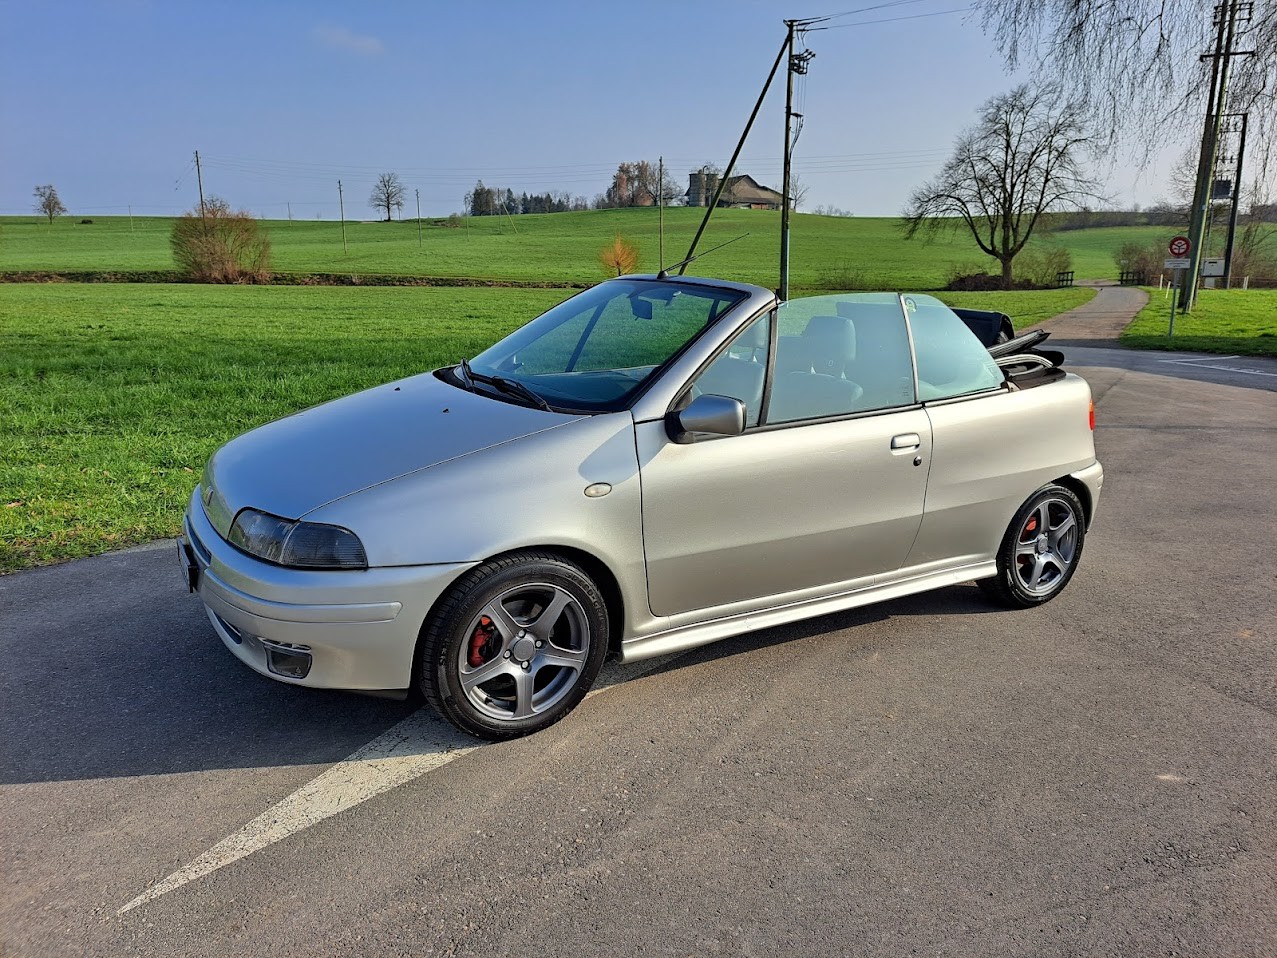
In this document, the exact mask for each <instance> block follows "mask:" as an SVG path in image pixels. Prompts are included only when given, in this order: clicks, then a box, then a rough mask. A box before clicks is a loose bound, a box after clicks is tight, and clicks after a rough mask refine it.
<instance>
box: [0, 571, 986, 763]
mask: <svg viewBox="0 0 1277 958" xmlns="http://www.w3.org/2000/svg"><path fill="white" fill-rule="evenodd" d="M172 564H173V559H172V556H171V555H170V554H169V551H168V550H167V549H157V550H152V551H149V552H134V553H121V554H117V555H114V556H103V557H99V558H98V559H95V560H90V561H86V562H79V563H68V564H66V565H64V566H57V567H53V568H50V569H43V570H37V571H36V572H34V573H24V574H23V576H21V577H8V578H6V579H5V580H4V581H3V583H0V601H3V602H4V605H5V608H6V612H5V619H6V623H5V629H4V630H3V635H0V654H3V655H4V656H5V660H6V663H7V665H6V668H5V670H4V673H3V676H0V696H2V697H3V700H4V702H5V708H4V710H3V712H2V713H0V741H3V742H4V743H5V744H4V747H3V753H0V784H10V785H11V784H19V783H30V782H49V781H67V780H81V779H95V778H112V777H122V776H144V775H160V774H174V773H183V772H195V771H209V770H216V769H242V768H264V767H279V766H290V765H328V764H332V763H334V762H338V761H341V760H342V759H344V758H346V757H347V756H348V755H350V754H351V753H352V752H354V751H356V750H357V749H359V748H360V747H362V746H364V745H365V744H367V743H368V742H369V741H371V740H372V739H374V738H376V737H377V736H378V735H380V734H381V733H382V732H385V731H386V730H388V729H389V728H391V727H392V726H394V725H396V724H397V723H399V722H400V721H402V720H403V719H404V718H406V717H407V716H409V715H411V714H412V713H413V712H414V711H416V709H417V708H419V707H420V703H419V702H415V701H393V700H386V699H378V698H371V697H367V696H361V695H356V694H351V693H345V692H328V691H322V690H316V689H306V688H298V687H294V686H288V685H284V684H281V683H277V682H274V681H272V680H270V679H267V678H264V677H262V676H260V675H258V674H257V673H255V672H253V671H251V670H250V669H248V668H247V667H246V666H244V665H243V664H241V663H240V662H239V660H238V659H236V658H235V657H234V656H233V655H232V654H231V653H230V652H228V651H227V650H226V649H225V648H224V647H223V646H222V644H221V642H220V640H219V639H218V638H217V636H216V635H215V634H214V632H213V630H212V628H211V626H210V625H209V623H208V620H207V619H206V617H205V614H204V611H203V608H202V606H201V604H200V603H199V601H198V600H197V599H196V598H195V597H193V596H189V595H187V594H185V593H184V592H182V591H181V590H180V589H179V588H176V587H169V586H170V583H171V582H172V584H173V585H175V584H176V583H175V576H174V574H173V570H172V568H171V566H172ZM11 609H12V612H10V610H11ZM992 611H995V607H993V606H991V605H990V604H989V603H988V602H987V601H986V600H985V599H983V597H982V596H981V595H980V593H979V592H978V591H977V590H976V589H975V588H974V587H972V586H956V587H951V588H947V589H942V590H939V591H936V592H932V593H929V594H925V595H919V596H910V597H906V598H903V599H897V600H894V601H891V602H887V603H883V604H881V605H877V606H870V607H866V608H863V609H856V610H851V611H848V612H841V613H836V614H833V615H826V616H821V617H818V618H815V619H810V620H807V621H804V622H797V623H792V624H790V625H786V626H781V627H776V628H770V629H764V630H760V631H757V632H751V633H747V634H745V635H742V636H738V637H736V638H733V639H728V640H725V641H723V642H719V643H716V644H714V645H711V646H707V647H704V648H702V649H698V650H696V651H695V652H694V653H692V654H690V655H685V656H681V657H679V659H677V660H676V661H673V662H671V663H669V664H667V665H666V666H665V667H664V669H661V670H660V671H664V670H665V669H669V668H679V667H681V666H683V665H686V664H690V663H692V662H695V661H707V660H708V661H712V660H714V659H721V658H725V657H728V656H732V655H737V654H740V653H742V652H749V651H753V650H757V649H760V648H765V647H767V646H770V645H777V644H781V643H785V642H790V641H794V640H796V639H803V638H808V637H811V636H816V635H820V634H822V633H828V632H833V631H840V630H843V629H848V628H854V627H855V626H857V625H863V624H866V623H870V622H875V621H881V620H884V619H887V618H890V617H894V616H911V615H932V616H942V615H973V614H984V613H988V612H992ZM627 671H628V670H627Z"/></svg>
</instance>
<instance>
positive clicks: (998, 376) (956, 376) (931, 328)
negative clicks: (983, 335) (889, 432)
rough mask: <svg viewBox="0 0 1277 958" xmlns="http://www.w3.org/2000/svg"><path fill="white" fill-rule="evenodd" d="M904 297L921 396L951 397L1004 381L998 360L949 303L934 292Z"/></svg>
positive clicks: (993, 386)
mask: <svg viewBox="0 0 1277 958" xmlns="http://www.w3.org/2000/svg"><path fill="white" fill-rule="evenodd" d="M904 300H905V308H906V309H907V310H908V311H909V324H910V326H911V327H912V328H913V349H914V353H915V355H916V356H917V358H918V398H919V399H922V400H928V399H951V398H953V397H954V396H964V395H966V394H967V393H973V392H981V391H983V390H986V389H993V388H995V387H997V386H999V385H1001V384H1002V382H1003V381H1004V379H1005V377H1004V376H1003V375H1002V370H1000V369H999V368H998V364H997V363H996V362H994V360H993V357H992V356H990V355H989V351H988V350H987V349H985V347H984V345H983V344H982V343H981V342H980V340H979V339H977V338H976V335H975V333H973V332H971V330H969V329H967V326H966V323H964V322H963V321H962V320H960V319H959V318H958V317H957V316H956V315H955V314H954V312H953V311H952V310H951V309H949V307H948V306H946V305H945V304H944V303H942V302H940V300H938V299H936V298H935V297H933V296H921V295H919V296H912V295H911V296H906V297H905V298H904Z"/></svg>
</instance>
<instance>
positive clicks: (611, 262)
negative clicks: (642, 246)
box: [599, 234, 639, 276]
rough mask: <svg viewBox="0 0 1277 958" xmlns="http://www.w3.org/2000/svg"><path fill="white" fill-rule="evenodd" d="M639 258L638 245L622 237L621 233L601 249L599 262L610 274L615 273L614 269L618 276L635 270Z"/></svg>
mask: <svg viewBox="0 0 1277 958" xmlns="http://www.w3.org/2000/svg"><path fill="white" fill-rule="evenodd" d="M638 258H639V252H638V247H637V246H635V245H634V244H633V243H630V242H628V241H627V240H625V239H624V238H622V237H621V236H620V234H617V237H616V239H614V240H612V242H611V243H609V244H608V245H607V246H604V247H603V248H602V249H601V250H599V262H600V263H601V264H602V265H603V269H604V270H606V271H607V274H608V275H609V276H611V275H613V270H615V275H617V276H624V275H625V274H626V273H632V272H634V267H636V266H638Z"/></svg>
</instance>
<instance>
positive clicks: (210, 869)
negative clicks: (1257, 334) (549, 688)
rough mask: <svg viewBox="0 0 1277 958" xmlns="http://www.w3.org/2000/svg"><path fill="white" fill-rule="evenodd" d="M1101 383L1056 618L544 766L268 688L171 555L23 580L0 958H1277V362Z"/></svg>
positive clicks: (1098, 371) (721, 656)
mask: <svg viewBox="0 0 1277 958" xmlns="http://www.w3.org/2000/svg"><path fill="white" fill-rule="evenodd" d="M1069 349H1070V352H1071V354H1072V356H1073V359H1074V360H1075V362H1083V361H1084V362H1085V363H1087V364H1088V366H1089V367H1090V368H1088V369H1087V370H1084V372H1085V373H1086V375H1087V376H1088V378H1089V379H1090V380H1091V382H1092V384H1093V387H1094V390H1095V394H1096V398H1097V407H1098V417H1099V431H1098V433H1097V443H1098V446H1099V451H1100V456H1101V458H1102V460H1103V462H1104V464H1105V467H1106V471H1107V479H1106V483H1105V492H1104V498H1103V500H1102V502H1101V506H1100V512H1099V516H1098V519H1097V522H1096V524H1095V525H1094V527H1093V529H1092V532H1091V535H1090V537H1089V538H1088V540H1087V544H1086V550H1085V556H1084V558H1083V561H1082V565H1081V569H1080V571H1079V573H1078V574H1077V576H1076V577H1075V579H1074V581H1073V583H1072V584H1071V585H1070V587H1069V589H1068V590H1067V591H1066V593H1065V594H1064V595H1062V596H1061V597H1060V598H1059V599H1058V600H1056V601H1055V602H1052V603H1051V604H1049V605H1047V606H1045V607H1043V608H1041V609H1037V610H1033V611H1028V612H1007V611H1001V610H997V609H994V608H992V607H991V606H989V605H988V604H986V602H985V601H984V600H983V599H982V598H981V596H980V594H979V592H978V591H977V590H976V589H975V588H974V587H973V586H970V585H965V586H958V587H954V588H950V589H946V590H943V591H939V592H935V593H932V594H929V595H925V596H919V597H913V598H909V599H904V600H899V601H894V602H891V603H888V604H885V605H881V606H878V607H875V608H871V609H866V610H859V611H856V612H851V613H847V614H843V615H838V616H833V617H829V618H824V619H820V620H816V621H810V622H807V623H802V624H799V625H795V626H791V627H786V628H781V629H774V630H770V631H765V632H759V633H755V634H752V635H748V636H743V637H740V638H737V639H734V640H730V641H728V642H725V643H721V644H719V645H717V646H711V647H709V648H706V649H703V650H699V651H697V652H693V653H689V654H686V655H684V656H682V657H680V658H678V659H676V660H674V661H672V662H667V663H664V664H662V665H660V666H658V667H657V668H656V669H655V670H654V671H649V672H647V673H646V674H642V673H643V664H639V665H636V666H632V667H630V668H629V669H628V670H626V671H625V672H624V673H622V674H619V675H614V678H621V679H626V678H628V681H622V682H620V683H619V684H617V685H614V686H613V687H611V688H608V689H607V690H605V691H603V692H601V693H599V694H597V695H595V696H594V697H592V698H591V699H589V700H588V701H587V702H586V703H584V705H583V706H582V707H581V708H580V709H579V710H578V711H577V712H576V713H575V714H574V715H572V716H570V717H569V718H568V719H567V720H566V721H564V722H563V723H561V724H560V725H558V726H555V727H554V728H552V729H550V730H548V731H546V732H543V733H541V734H539V735H537V736H534V737H532V738H529V739H524V740H520V741H516V742H510V743H505V744H500V745H483V746H479V747H471V746H472V743H468V742H466V741H464V740H461V739H458V738H456V737H455V736H451V735H450V733H448V732H447V731H446V729H444V727H443V726H442V725H441V724H439V723H438V722H437V721H436V720H434V719H433V718H432V717H431V716H430V715H429V713H417V714H414V713H413V709H412V707H411V706H408V705H404V704H399V703H393V702H386V701H379V700H374V699H368V698H361V697H356V696H348V695H341V694H330V693H319V692H310V691H305V690H297V689H292V688H287V687H284V686H281V685H277V684H275V683H273V682H270V681H268V680H266V679H262V678H259V677H258V676H256V675H254V674H253V673H251V672H249V671H248V670H247V669H245V668H244V667H242V666H240V665H239V664H238V662H236V660H234V659H233V658H232V657H231V656H230V655H229V653H227V652H225V651H224V650H223V649H222V647H221V645H220V643H219V642H218V641H217V639H216V638H215V637H214V635H213V633H212V631H211V629H210V628H209V627H208V625H207V623H206V621H205V619H204V617H203V613H202V611H201V609H200V607H199V605H198V603H197V601H196V600H195V599H194V598H193V597H191V596H188V595H186V594H185V591H184V590H183V589H182V588H181V586H180V585H179V583H178V580H177V573H176V569H175V563H174V560H173V557H172V555H170V552H169V550H168V548H162V549H147V550H139V551H132V552H127V553H119V554H115V555H109V556H104V557H101V558H97V559H91V560H85V561H80V562H73V563H68V564H66V565H62V566H58V567H53V568H48V569H42V570H36V571H33V572H27V573H22V574H19V575H13V576H8V577H5V578H3V579H0V651H2V653H3V656H4V658H3V661H4V667H3V671H2V675H0V702H3V709H2V711H0V758H2V759H3V761H2V762H0V855H2V856H3V858H2V860H3V885H2V887H0V935H2V938H0V941H2V942H3V944H2V945H0V955H4V956H6V958H13V956H43V955H133V954H140V955H166V956H169V955H174V956H176V955H321V954H322V955H361V956H366V955H400V954H404V955H407V954H411V955H427V954H433V955H440V954H486V955H505V954H519V955H536V956H541V955H545V956H552V955H572V956H578V955H596V954H624V955H671V956H675V955H676V956H685V955H718V954H725V955H765V956H772V955H786V954H793V955H891V956H897V955H906V954H928V955H962V956H975V955H1036V956H1050V955H1167V954H1175V955H1209V956H1229V955H1236V956H1258V955H1274V954H1277V824H1275V818H1277V767H1275V763H1274V755H1277V611H1275V603H1274V586H1275V584H1277V559H1275V558H1274V552H1275V550H1274V534H1275V533H1277V507H1275V506H1274V496H1273V489H1274V485H1275V484H1277V423H1275V422H1274V419H1275V418H1277V395H1275V394H1274V391H1275V390H1277V363H1265V362H1263V361H1255V360H1247V361H1238V362H1232V361H1228V362H1222V363H1221V362H1216V361H1215V360H1207V361H1206V362H1204V363H1196V364H1194V363H1185V362H1183V360H1185V359H1190V360H1191V359H1192V357H1186V356H1185V355H1183V354H1177V355H1169V354H1168V355H1159V354H1132V353H1125V352H1120V351H1117V350H1111V349H1104V348H1097V347H1096V346H1095V345H1075V346H1071V347H1069ZM1211 365H1224V366H1232V367H1235V368H1243V367H1244V369H1246V370H1249V371H1248V372H1247V371H1243V372H1237V371H1230V370H1229V369H1222V370H1221V369H1211V368H1208V367H1209V366H1211ZM352 754H353V757H351V756H352ZM246 826H248V827H247V828H246ZM210 850H212V851H210ZM129 906H131V907H129ZM126 908H127V910H123V911H122V909H126Z"/></svg>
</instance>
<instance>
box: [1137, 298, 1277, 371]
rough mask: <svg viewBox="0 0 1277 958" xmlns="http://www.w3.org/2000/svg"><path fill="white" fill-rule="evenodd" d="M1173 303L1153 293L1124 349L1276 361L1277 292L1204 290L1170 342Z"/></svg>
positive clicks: (1179, 317) (1178, 318) (1178, 321)
mask: <svg viewBox="0 0 1277 958" xmlns="http://www.w3.org/2000/svg"><path fill="white" fill-rule="evenodd" d="M1170 313H1171V309H1170V300H1169V299H1167V298H1166V295H1165V293H1163V292H1162V291H1160V290H1155V289H1152V290H1149V302H1148V305H1147V306H1145V307H1144V308H1143V309H1142V310H1140V314H1139V315H1138V316H1136V317H1135V321H1134V322H1133V323H1131V325H1129V326H1127V327H1126V330H1125V331H1124V332H1123V333H1122V345H1123V346H1131V347H1133V348H1135V349H1173V350H1187V351H1191V352H1204V353H1221V354H1235V355H1239V356H1277V290H1273V289H1250V290H1240V289H1231V290H1223V289H1204V290H1202V291H1201V292H1200V294H1199V295H1198V299H1197V305H1196V306H1194V307H1193V311H1192V312H1191V313H1190V314H1188V315H1187V316H1185V315H1183V314H1179V315H1176V317H1175V336H1174V338H1173V339H1172V338H1168V337H1167V335H1166V334H1167V330H1168V328H1169V326H1170Z"/></svg>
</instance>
